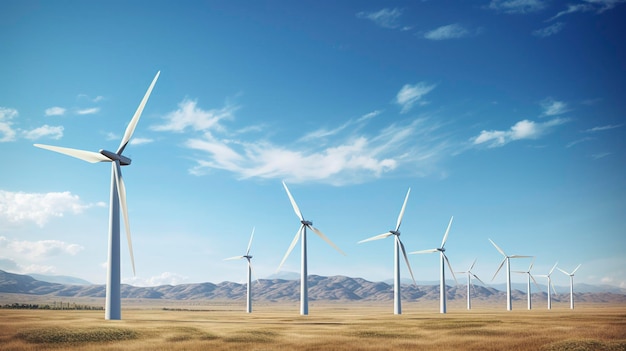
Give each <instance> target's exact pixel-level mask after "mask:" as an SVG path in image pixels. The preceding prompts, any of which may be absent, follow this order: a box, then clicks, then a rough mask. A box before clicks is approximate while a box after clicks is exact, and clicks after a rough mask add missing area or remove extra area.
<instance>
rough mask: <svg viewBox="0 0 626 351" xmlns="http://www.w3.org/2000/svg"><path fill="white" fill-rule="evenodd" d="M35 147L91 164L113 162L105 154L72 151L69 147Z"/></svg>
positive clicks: (41, 145)
mask: <svg viewBox="0 0 626 351" xmlns="http://www.w3.org/2000/svg"><path fill="white" fill-rule="evenodd" d="M33 145H34V146H36V147H38V148H40V149H46V150H50V151H54V152H58V153H60V154H64V155H68V156H72V157H75V158H78V159H81V160H83V161H87V162H90V163H96V162H111V159H109V158H108V157H106V156H104V155H103V154H101V153H99V152H93V151H85V150H78V149H70V148H67V147H60V146H52V145H44V144H33Z"/></svg>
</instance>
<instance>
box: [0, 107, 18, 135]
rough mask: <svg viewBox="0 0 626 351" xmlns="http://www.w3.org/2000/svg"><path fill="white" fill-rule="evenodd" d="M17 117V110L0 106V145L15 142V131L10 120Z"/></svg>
mask: <svg viewBox="0 0 626 351" xmlns="http://www.w3.org/2000/svg"><path fill="white" fill-rule="evenodd" d="M15 117H17V110H16V109H12V108H8V107H1V106H0V143H3V142H7V141H14V140H15V134H16V132H15V130H14V129H13V127H11V126H12V125H13V122H11V120H12V119H13V118H15Z"/></svg>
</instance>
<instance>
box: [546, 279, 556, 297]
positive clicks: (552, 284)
mask: <svg viewBox="0 0 626 351" xmlns="http://www.w3.org/2000/svg"><path fill="white" fill-rule="evenodd" d="M550 285H551V286H552V291H554V295H556V288H555V287H554V283H553V282H552V280H550ZM549 292H550V287H548V293H549Z"/></svg>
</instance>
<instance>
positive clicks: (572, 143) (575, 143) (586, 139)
mask: <svg viewBox="0 0 626 351" xmlns="http://www.w3.org/2000/svg"><path fill="white" fill-rule="evenodd" d="M591 140H593V138H590V137H584V138H581V139H578V140H574V141H572V142H570V143H568V144H567V145H565V147H566V148H568V149H569V148H570V147H572V146H574V145H578V144H580V143H584V142H587V141H591Z"/></svg>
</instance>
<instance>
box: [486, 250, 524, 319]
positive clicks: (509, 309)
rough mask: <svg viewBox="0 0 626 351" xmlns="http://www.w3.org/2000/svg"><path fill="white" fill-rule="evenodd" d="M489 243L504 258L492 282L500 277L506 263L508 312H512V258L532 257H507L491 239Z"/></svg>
mask: <svg viewBox="0 0 626 351" xmlns="http://www.w3.org/2000/svg"><path fill="white" fill-rule="evenodd" d="M489 241H490V242H491V243H492V244H493V246H494V247H495V248H496V250H498V252H500V253H501V254H502V256H504V260H502V263H500V266H499V267H498V270H497V271H496V274H494V275H493V278H491V280H492V281H493V280H494V279H495V277H496V275H498V272H500V269H502V265H504V262H506V309H507V311H511V310H512V309H513V303H512V301H511V262H510V259H511V258H527V257H532V256H521V255H511V256H507V254H505V253H504V251H502V249H501V248H499V247H498V245H496V243H494V242H493V240H491V239H489Z"/></svg>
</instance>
